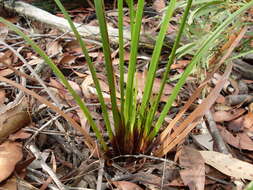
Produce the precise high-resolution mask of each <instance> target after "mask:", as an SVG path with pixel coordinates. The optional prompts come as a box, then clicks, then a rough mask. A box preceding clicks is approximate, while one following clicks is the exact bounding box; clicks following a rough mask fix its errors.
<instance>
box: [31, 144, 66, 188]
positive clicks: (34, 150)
mask: <svg viewBox="0 0 253 190" xmlns="http://www.w3.org/2000/svg"><path fill="white" fill-rule="evenodd" d="M27 148H28V149H29V150H30V151H31V152H32V153H33V154H34V156H35V157H36V159H37V160H38V161H40V164H41V168H42V169H43V170H45V171H46V172H47V173H48V175H49V176H50V177H51V178H52V179H53V181H54V182H55V184H56V185H57V187H58V188H59V189H60V190H67V188H66V187H65V186H64V185H63V184H62V182H61V181H60V180H59V179H58V177H57V175H56V174H55V173H54V172H53V170H52V169H51V168H50V167H49V166H48V165H47V164H46V162H45V160H43V158H42V157H41V152H40V151H39V150H38V148H37V147H36V146H35V145H28V146H27Z"/></svg>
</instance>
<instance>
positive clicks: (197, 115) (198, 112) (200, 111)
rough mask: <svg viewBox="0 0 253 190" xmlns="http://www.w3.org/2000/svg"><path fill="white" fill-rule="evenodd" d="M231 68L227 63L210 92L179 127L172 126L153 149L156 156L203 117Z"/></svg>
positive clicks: (188, 131) (167, 148)
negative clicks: (169, 131) (172, 128)
mask: <svg viewBox="0 0 253 190" xmlns="http://www.w3.org/2000/svg"><path fill="white" fill-rule="evenodd" d="M231 70H232V65H231V64H230V65H228V66H227V68H226V71H225V73H224V74H223V76H222V77H221V79H220V80H219V82H218V83H217V85H216V86H215V88H214V89H213V90H212V91H211V92H210V94H209V95H208V96H207V98H205V99H204V100H203V102H202V103H201V104H200V105H199V106H198V107H197V108H196V109H195V110H194V111H193V112H192V113H191V114H190V115H189V116H188V117H187V118H186V119H185V120H184V121H183V122H182V123H181V124H180V126H179V127H177V128H174V132H173V133H172V134H170V136H169V138H166V139H165V140H164V141H163V142H161V146H160V147H159V148H158V149H157V150H156V151H155V155H156V156H159V157H160V156H163V155H165V154H166V153H168V151H170V150H171V149H172V148H174V147H175V146H176V145H177V144H178V143H180V142H181V141H182V140H183V139H184V138H185V137H186V136H187V135H188V134H189V133H190V132H191V130H192V129H193V128H194V127H195V126H196V125H197V124H198V121H199V120H200V119H201V117H203V115H204V114H205V112H206V110H208V109H210V108H211V106H212V105H213V103H214V102H215V100H216V98H217V97H218V96H219V94H220V91H221V90H222V88H223V85H224V84H225V83H226V81H227V79H228V76H229V75H230V73H231Z"/></svg>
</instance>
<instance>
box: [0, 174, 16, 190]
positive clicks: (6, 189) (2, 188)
mask: <svg viewBox="0 0 253 190" xmlns="http://www.w3.org/2000/svg"><path fill="white" fill-rule="evenodd" d="M17 189H18V184H17V178H16V176H12V177H11V178H10V179H8V180H7V181H6V182H5V183H3V184H1V185H0V190H17Z"/></svg>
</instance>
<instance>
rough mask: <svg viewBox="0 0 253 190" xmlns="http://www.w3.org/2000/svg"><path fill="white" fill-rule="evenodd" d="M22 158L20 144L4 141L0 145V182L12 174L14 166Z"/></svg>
mask: <svg viewBox="0 0 253 190" xmlns="http://www.w3.org/2000/svg"><path fill="white" fill-rule="evenodd" d="M22 157H23V153H22V146H21V144H20V143H17V142H10V141H6V142H4V143H3V144H1V145H0V171H1V172H0V182H2V181H3V180H5V179H6V178H8V177H9V176H10V175H11V174H12V172H13V170H14V169H15V165H16V164H17V162H19V161H20V160H21V159H22Z"/></svg>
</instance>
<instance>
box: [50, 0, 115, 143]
mask: <svg viewBox="0 0 253 190" xmlns="http://www.w3.org/2000/svg"><path fill="white" fill-rule="evenodd" d="M55 2H56V4H57V5H58V7H59V8H60V10H61V11H62V13H63V14H64V17H65V18H66V19H67V21H68V23H69V25H70V28H71V30H72V31H73V32H74V34H75V36H76V38H77V41H78V42H79V44H80V46H81V48H82V52H83V54H84V56H85V58H86V61H87V63H88V67H89V69H90V72H91V76H92V79H93V82H94V84H95V88H96V90H97V93H98V99H99V102H100V104H101V109H102V114H103V117H104V121H105V126H106V129H107V132H108V135H109V138H110V140H112V139H113V136H114V135H113V132H112V127H111V124H110V120H109V115H108V112H107V108H106V105H105V102H104V98H103V94H102V90H101V87H100V84H99V81H98V78H97V74H96V70H95V68H94V66H93V63H92V61H91V58H90V56H89V53H88V50H87V48H86V45H85V43H84V41H83V39H82V38H81V36H80V34H79V32H78V31H77V28H76V26H75V25H74V23H73V22H72V20H71V18H70V16H69V14H68V13H67V11H66V10H65V8H64V7H63V5H62V4H61V2H60V1H59V0H55Z"/></svg>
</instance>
